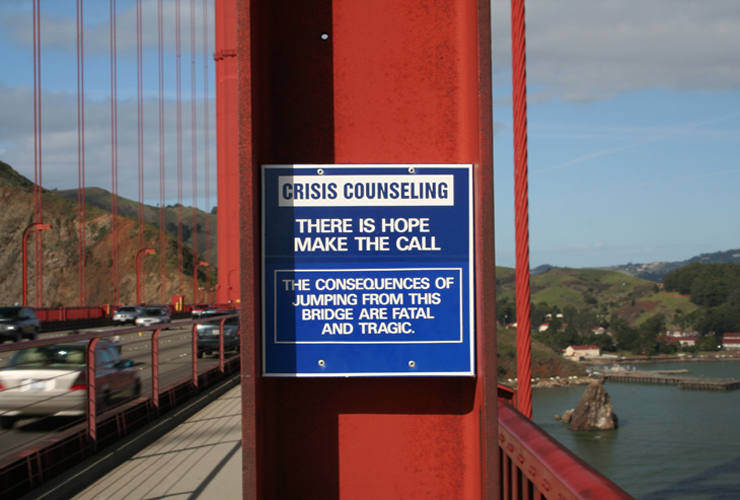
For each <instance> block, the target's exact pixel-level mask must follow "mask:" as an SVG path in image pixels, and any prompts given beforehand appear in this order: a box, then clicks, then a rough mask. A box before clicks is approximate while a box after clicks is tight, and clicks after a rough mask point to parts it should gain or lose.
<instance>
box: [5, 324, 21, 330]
mask: <svg viewBox="0 0 740 500" xmlns="http://www.w3.org/2000/svg"><path fill="white" fill-rule="evenodd" d="M16 328H18V327H17V326H15V325H8V326H6V327H5V329H6V330H9V331H13V330H15V329H16Z"/></svg>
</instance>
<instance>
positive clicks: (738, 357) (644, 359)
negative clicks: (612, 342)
mask: <svg viewBox="0 0 740 500" xmlns="http://www.w3.org/2000/svg"><path fill="white" fill-rule="evenodd" d="M683 361H685V362H688V363H691V362H695V361H711V362H715V361H716V362H723V361H740V353H739V354H734V353H733V354H725V355H721V356H719V355H701V356H660V357H650V356H633V357H626V356H620V357H616V358H604V357H601V358H588V359H584V360H582V361H578V363H580V364H583V365H586V366H603V365H610V364H611V365H622V364H632V363H676V362H683Z"/></svg>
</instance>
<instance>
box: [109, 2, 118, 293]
mask: <svg viewBox="0 0 740 500" xmlns="http://www.w3.org/2000/svg"><path fill="white" fill-rule="evenodd" d="M116 39H117V37H116V0H110V60H111V64H110V93H111V96H110V109H111V112H110V121H111V127H110V129H111V141H110V143H111V260H112V262H111V264H112V265H111V275H112V276H111V277H112V285H113V303H114V304H118V74H117V72H118V54H117V47H116V43H117V41H116Z"/></svg>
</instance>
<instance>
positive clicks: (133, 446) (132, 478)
mask: <svg viewBox="0 0 740 500" xmlns="http://www.w3.org/2000/svg"><path fill="white" fill-rule="evenodd" d="M238 380H239V379H238V375H237V376H235V377H233V378H232V379H231V381H227V382H226V383H225V385H224V386H223V387H222V388H221V389H220V390H217V391H216V392H217V394H218V393H220V394H221V395H220V396H218V398H217V399H214V398H215V397H216V395H209V394H204V395H203V396H202V398H201V400H200V401H197V400H196V401H194V402H192V403H190V404H189V405H188V404H186V405H185V407H184V408H183V409H181V410H178V411H176V412H174V414H173V415H170V416H167V417H164V418H163V419H161V420H162V421H161V422H156V423H155V425H154V426H153V427H150V428H147V429H143V430H142V431H141V432H139V433H137V434H136V435H133V436H132V437H131V438H129V439H127V440H124V442H122V443H121V444H120V445H118V446H114V447H112V449H108V450H106V451H105V452H104V453H103V454H101V456H100V457H93V458H92V459H90V460H88V461H85V462H83V463H81V464H80V465H79V466H77V467H76V468H75V469H73V470H71V471H69V472H68V473H65V474H62V476H61V477H59V478H57V479H56V480H52V481H50V483H48V484H46V485H44V486H42V487H40V488H39V489H37V490H34V491H33V492H31V493H30V494H29V495H26V496H24V497H23V499H22V500H30V499H34V500H39V499H41V500H52V499H53V500H60V499H68V498H73V499H79V500H91V499H95V500H103V499H110V500H114V499H126V500H139V499H141V500H143V499H167V500H184V499H198V498H200V499H219V500H231V499H235V500H237V499H241V498H242V493H241V490H242V487H241V483H242V466H241V465H242V453H241V386H240V385H239V384H238Z"/></svg>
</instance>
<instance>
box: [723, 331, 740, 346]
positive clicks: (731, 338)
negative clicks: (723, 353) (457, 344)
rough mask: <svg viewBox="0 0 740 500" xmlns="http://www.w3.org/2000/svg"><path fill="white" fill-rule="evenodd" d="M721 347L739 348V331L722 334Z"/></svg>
mask: <svg viewBox="0 0 740 500" xmlns="http://www.w3.org/2000/svg"><path fill="white" fill-rule="evenodd" d="M722 347H723V348H725V349H740V333H725V334H724V335H722Z"/></svg>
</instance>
